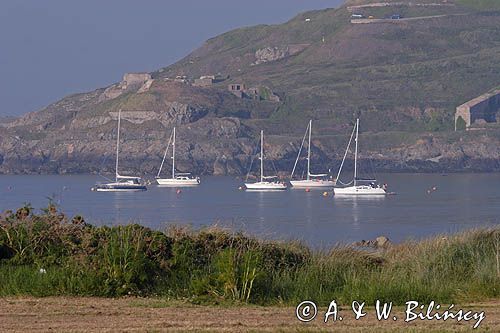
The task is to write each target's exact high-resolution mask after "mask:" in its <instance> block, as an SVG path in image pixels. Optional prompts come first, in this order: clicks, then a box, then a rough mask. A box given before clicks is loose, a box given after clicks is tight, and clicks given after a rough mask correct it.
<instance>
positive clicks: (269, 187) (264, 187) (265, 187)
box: [245, 182, 287, 191]
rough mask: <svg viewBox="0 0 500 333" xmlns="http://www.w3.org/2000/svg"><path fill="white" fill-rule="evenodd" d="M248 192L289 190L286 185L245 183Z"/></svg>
mask: <svg viewBox="0 0 500 333" xmlns="http://www.w3.org/2000/svg"><path fill="white" fill-rule="evenodd" d="M245 187H246V190H247V191H284V190H286V189H287V186H286V184H285V183H273V182H258V183H245Z"/></svg>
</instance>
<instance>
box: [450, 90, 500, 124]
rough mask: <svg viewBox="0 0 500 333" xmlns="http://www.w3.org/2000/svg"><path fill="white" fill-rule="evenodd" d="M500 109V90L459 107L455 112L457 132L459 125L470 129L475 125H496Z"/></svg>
mask: <svg viewBox="0 0 500 333" xmlns="http://www.w3.org/2000/svg"><path fill="white" fill-rule="evenodd" d="M499 109H500V89H496V90H494V91H492V92H490V93H487V94H484V95H481V96H479V97H476V98H474V99H472V100H470V101H468V102H467V103H464V104H462V105H460V106H459V107H457V109H456V112H455V131H456V130H457V129H459V128H457V125H458V126H460V125H459V124H460V123H462V124H463V123H465V128H466V129H468V128H469V127H471V125H473V124H474V123H481V122H483V123H484V122H486V123H495V122H497V113H498V110H499Z"/></svg>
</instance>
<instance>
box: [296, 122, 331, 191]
mask: <svg viewBox="0 0 500 333" xmlns="http://www.w3.org/2000/svg"><path fill="white" fill-rule="evenodd" d="M308 133H309V140H308V144H307V175H306V179H301V180H293V174H294V173H295V169H296V167H297V163H298V161H299V158H300V153H301V151H302V147H303V146H304V142H305V139H306V135H307V134H308ZM311 133H312V120H309V125H308V126H307V129H306V133H305V134H304V138H303V139H302V144H301V145H300V149H299V153H298V154H297V159H296V160H295V164H294V166H293V170H292V174H291V176H290V184H292V186H293V187H296V188H332V187H334V186H335V182H334V181H333V180H331V179H328V174H327V173H322V174H312V173H311Z"/></svg>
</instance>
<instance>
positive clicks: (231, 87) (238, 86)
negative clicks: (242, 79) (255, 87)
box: [227, 83, 245, 98]
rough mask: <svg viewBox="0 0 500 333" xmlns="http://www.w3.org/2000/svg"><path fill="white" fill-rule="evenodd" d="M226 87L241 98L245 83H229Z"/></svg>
mask: <svg viewBox="0 0 500 333" xmlns="http://www.w3.org/2000/svg"><path fill="white" fill-rule="evenodd" d="M227 89H228V90H229V91H230V92H232V93H233V95H235V96H237V97H239V98H243V97H244V96H245V95H244V93H243V91H244V90H245V85H244V84H242V83H236V84H230V85H229V86H228V87H227Z"/></svg>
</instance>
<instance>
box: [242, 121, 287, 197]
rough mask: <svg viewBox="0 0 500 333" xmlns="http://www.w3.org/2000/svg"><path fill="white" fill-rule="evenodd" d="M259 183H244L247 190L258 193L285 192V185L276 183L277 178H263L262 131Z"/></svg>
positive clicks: (261, 134) (262, 137)
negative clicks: (257, 191)
mask: <svg viewBox="0 0 500 333" xmlns="http://www.w3.org/2000/svg"><path fill="white" fill-rule="evenodd" d="M259 159H260V181H259V182H256V183H245V187H246V189H247V190H260V191H282V190H286V189H287V187H286V184H285V183H283V182H280V181H278V179H277V178H278V177H277V176H267V177H266V176H264V131H260V157H259Z"/></svg>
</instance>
